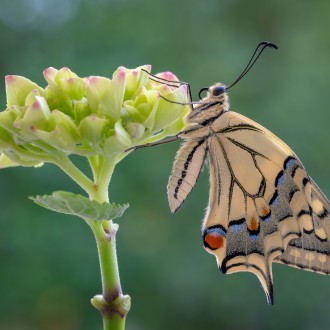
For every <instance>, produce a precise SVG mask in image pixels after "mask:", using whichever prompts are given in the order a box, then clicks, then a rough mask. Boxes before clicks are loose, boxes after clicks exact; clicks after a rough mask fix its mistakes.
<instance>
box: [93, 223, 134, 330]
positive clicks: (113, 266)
mask: <svg viewBox="0 0 330 330" xmlns="http://www.w3.org/2000/svg"><path fill="white" fill-rule="evenodd" d="M88 224H89V225H90V227H91V229H92V231H93V233H94V236H95V239H96V243H97V250H98V254H99V261H100V268H101V278H102V296H95V297H94V298H93V299H92V304H93V305H94V306H95V307H96V308H97V309H98V310H99V311H100V312H101V315H102V317H103V329H104V330H110V329H111V330H123V329H125V320H126V315H127V313H128V311H129V308H130V297H129V296H127V295H123V292H122V289H121V284H120V278H119V271H118V262H117V253H116V232H117V230H118V225H117V224H114V223H112V221H109V222H107V224H108V225H107V226H104V224H102V222H100V221H96V220H90V221H88Z"/></svg>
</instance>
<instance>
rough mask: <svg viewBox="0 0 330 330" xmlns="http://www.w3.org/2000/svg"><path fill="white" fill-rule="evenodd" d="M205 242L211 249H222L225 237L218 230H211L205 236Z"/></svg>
mask: <svg viewBox="0 0 330 330" xmlns="http://www.w3.org/2000/svg"><path fill="white" fill-rule="evenodd" d="M204 244H205V245H206V246H207V247H209V248H210V249H211V250H216V249H220V248H222V247H223V244H224V238H223V236H221V235H220V234H219V233H217V232H215V231H214V232H211V233H209V234H207V235H205V237H204Z"/></svg>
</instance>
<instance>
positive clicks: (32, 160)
mask: <svg viewBox="0 0 330 330" xmlns="http://www.w3.org/2000/svg"><path fill="white" fill-rule="evenodd" d="M150 69H151V67H150V66H149V65H145V66H141V67H138V68H136V69H133V70H130V69H126V68H124V67H120V68H118V69H117V70H116V71H115V72H114V74H113V76H112V79H109V78H105V77H97V76H91V77H88V78H80V77H78V76H77V75H76V74H75V73H73V72H72V71H70V70H69V69H68V68H62V69H60V70H57V69H54V68H48V69H46V70H45V71H44V77H45V79H46V81H47V83H48V86H46V87H45V89H42V88H41V87H39V86H38V85H36V84H35V83H33V82H31V81H30V80H28V79H26V78H24V77H20V76H7V77H6V92H7V103H8V107H7V109H6V110H4V111H2V112H0V153H2V155H3V156H1V157H0V159H2V162H1V161H0V166H2V167H3V166H13V165H14V164H16V165H17V164H19V165H23V166H35V165H37V164H39V163H40V162H42V161H52V160H54V161H55V160H56V159H59V156H60V155H61V153H62V154H63V156H68V155H71V154H78V155H86V156H87V157H90V156H93V157H94V156H95V157H97V156H102V157H112V156H115V155H117V154H120V157H119V159H121V158H123V157H124V155H125V150H127V149H128V148H131V147H132V146H133V145H137V144H143V143H147V142H148V141H151V140H152V141H154V142H155V141H158V140H159V139H162V138H164V137H166V136H170V135H175V134H177V133H178V132H179V131H180V130H182V129H183V128H184V125H185V122H184V117H185V115H186V114H187V113H188V111H189V107H188V106H186V105H181V104H175V103H171V102H169V101H167V100H165V99H163V98H162V97H161V96H163V97H165V98H166V99H168V100H172V101H174V102H179V103H180V102H182V103H184V102H187V95H188V93H187V88H186V86H185V85H181V86H180V87H175V86H173V85H174V84H167V85H166V84H163V83H162V82H161V80H160V81H155V79H154V78H152V79H150V75H148V72H150ZM143 70H144V71H143ZM145 71H146V72H145ZM160 77H162V78H165V79H168V80H176V79H177V78H176V77H175V76H174V75H173V74H171V73H168V72H166V73H162V74H160ZM178 86H179V84H178ZM159 133H160V134H159ZM43 155H44V159H43Z"/></svg>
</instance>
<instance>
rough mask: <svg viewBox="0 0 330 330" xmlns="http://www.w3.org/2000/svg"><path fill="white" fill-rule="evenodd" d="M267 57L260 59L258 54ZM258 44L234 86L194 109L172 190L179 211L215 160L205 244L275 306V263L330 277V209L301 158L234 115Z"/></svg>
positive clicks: (226, 269) (210, 92) (212, 92)
mask: <svg viewBox="0 0 330 330" xmlns="http://www.w3.org/2000/svg"><path fill="white" fill-rule="evenodd" d="M261 46H262V49H261V51H259V53H258V55H256V56H255V54H256V51H257V49H260V48H259V47H261ZM266 47H273V48H277V47H276V46H275V45H274V44H272V43H269V42H262V43H261V44H259V45H258V47H257V49H256V51H255V53H254V54H253V56H252V58H251V60H250V62H249V64H248V65H247V67H246V68H245V69H244V71H243V72H242V74H241V75H240V76H239V77H238V78H237V79H236V80H235V82H234V83H233V84H231V85H230V86H229V87H227V86H226V85H224V84H221V83H216V84H214V85H213V86H211V87H209V88H203V89H202V90H201V91H207V95H206V97H204V98H201V100H200V101H199V102H197V104H195V105H194V106H193V107H192V110H191V112H190V113H189V115H188V117H187V122H188V124H190V127H189V128H188V129H186V130H184V131H182V132H181V133H179V134H178V135H177V138H180V139H182V140H184V143H183V145H182V146H181V147H180V149H179V150H178V152H177V154H176V157H175V161H174V164H173V170H172V174H171V176H170V178H169V183H168V187H167V190H168V200H169V205H170V209H171V211H172V212H175V211H177V210H178V208H179V207H180V206H181V205H182V203H183V202H184V201H185V199H186V198H187V196H188V195H189V193H190V192H191V190H192V189H193V187H194V186H195V184H196V181H197V179H198V176H199V174H200V172H201V169H202V167H203V164H204V163H205V161H206V159H207V158H208V161H209V168H210V196H209V202H208V207H207V211H206V215H205V218H204V220H203V225H202V233H203V234H202V239H203V245H204V248H205V249H206V251H207V252H209V253H211V254H213V255H214V256H215V257H216V260H217V264H218V267H219V269H220V270H221V271H222V272H223V273H225V274H231V273H235V272H242V271H246V272H251V273H253V274H255V275H256V276H257V277H258V279H259V280H260V282H261V284H262V287H263V289H264V291H265V293H266V297H267V301H268V303H270V304H273V275H272V263H273V262H277V263H282V264H286V265H289V266H292V267H296V268H300V269H304V270H308V271H314V272H317V273H321V274H326V275H328V274H329V273H330V258H329V255H330V244H329V237H330V203H329V201H328V199H327V198H326V197H325V195H324V194H323V193H322V191H321V190H320V189H319V187H318V186H317V185H316V183H315V182H314V181H313V180H312V179H311V178H310V176H309V175H308V173H307V171H306V169H305V168H304V166H303V164H302V163H301V161H300V160H299V158H298V157H297V155H296V154H295V153H294V152H293V151H292V150H291V149H290V148H289V147H288V146H287V145H286V144H285V143H284V142H283V141H281V140H280V139H279V138H278V137H277V136H275V135H274V134H273V133H271V132H270V131H269V130H267V129H266V128H264V127H263V126H261V125H259V124H258V123H256V122H254V121H253V120H251V119H249V118H247V117H245V116H243V115H241V114H239V113H236V112H232V111H229V99H228V89H229V88H231V87H232V86H233V85H234V84H235V83H237V81H239V80H240V79H241V78H242V77H243V76H244V75H245V74H246V73H247V72H248V71H249V70H250V69H251V67H252V65H253V64H254V63H255V61H256V59H257V58H258V57H259V56H260V54H261V52H262V51H263V50H264V49H265V48H266Z"/></svg>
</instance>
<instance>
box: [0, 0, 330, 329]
mask: <svg viewBox="0 0 330 330" xmlns="http://www.w3.org/2000/svg"><path fill="white" fill-rule="evenodd" d="M329 32H330V2H329V1H327V0H324V1H321V0H316V1H298V0H293V1H286V0H280V1H257V0H250V1H243V0H233V1H222V0H205V1H197V0H182V1H177V0H167V1H158V0H136V1H133V0H94V1H93V0H1V2H0V45H1V53H0V73H1V77H2V78H1V79H2V83H1V94H0V96H1V98H0V100H1V107H2V109H4V108H5V103H6V102H5V94H4V80H3V77H4V76H5V75H7V74H19V75H24V76H26V77H28V78H30V79H31V80H33V81H35V82H37V83H38V84H40V85H41V86H45V85H46V83H45V81H44V80H43V77H42V71H43V70H44V69H45V68H46V67H49V66H54V67H56V68H61V67H63V66H68V67H69V68H70V69H71V70H72V71H74V72H76V73H77V74H78V75H79V76H88V75H103V76H111V74H112V72H113V71H114V70H115V69H116V68H117V67H118V66H120V65H123V66H126V67H128V68H134V67H136V66H139V65H142V64H152V65H153V72H154V73H156V72H159V71H167V70H170V71H173V72H174V73H176V74H177V75H178V76H179V78H180V79H181V80H184V81H188V82H189V83H190V84H191V86H192V91H193V94H194V98H195V99H197V95H196V94H197V92H198V90H199V89H200V88H201V87H205V86H209V85H211V84H213V83H214V82H216V81H222V82H224V83H227V84H229V83H231V82H232V81H233V80H234V79H235V78H236V77H237V75H238V74H239V73H240V72H241V70H242V69H243V67H244V66H245V64H246V63H247V61H248V59H249V57H250V55H251V52H252V51H253V49H254V47H255V46H256V44H257V43H258V42H260V41H262V40H271V41H273V42H275V43H277V44H278V46H279V50H278V51H275V50H272V49H268V50H267V51H266V52H265V54H264V55H263V56H262V58H261V60H260V61H259V63H258V64H257V65H256V66H255V67H254V68H253V70H252V71H251V72H250V73H249V74H248V76H246V77H245V78H244V79H243V80H242V81H241V82H240V83H239V84H238V85H237V86H235V88H233V89H232V90H231V91H230V97H231V104H232V110H235V111H237V112H240V113H242V114H244V115H246V116H248V117H250V118H252V119H254V120H255V121H257V122H259V123H261V124H262V125H264V126H266V127H267V128H269V129H270V130H272V131H273V132H274V133H275V134H277V135H278V136H280V137H281V138H282V139H283V140H284V141H286V142H287V143H288V144H289V145H290V146H291V147H292V148H293V149H294V150H295V152H296V153H297V154H298V156H299V157H300V158H301V160H302V161H303V163H304V164H305V166H306V168H307V169H308V170H309V173H310V175H311V176H312V177H313V178H314V180H315V181H316V182H317V183H318V184H319V185H320V187H321V189H322V190H323V191H324V192H325V194H326V195H328V196H330V178H329V166H328V165H327V164H328V163H329V162H330V148H329V147H328V146H329V142H328V141H329V140H330V130H329V123H330V109H329V104H330V93H329V83H330V33H329ZM178 146H179V143H172V144H168V145H161V146H159V147H155V148H149V149H141V150H138V151H136V152H134V153H133V154H131V155H130V156H129V157H127V158H126V159H125V160H124V161H123V162H122V163H120V164H119V166H118V167H117V169H116V171H115V173H114V177H113V181H112V183H111V189H110V196H111V199H112V201H115V202H118V203H124V202H129V203H130V204H131V207H130V208H129V210H128V211H127V212H126V213H125V215H124V217H123V218H121V219H120V230H119V233H118V236H117V244H118V255H119V265H120V272H121V279H122V286H123V290H124V292H125V293H128V294H130V295H131V297H132V309H131V311H130V313H129V315H128V320H127V329H128V330H151V329H152V330H153V329H159V330H163V329H182V330H186V329H189V330H195V329H245V330H248V329H266V328H267V329H279V328H281V329H326V328H329V327H330V309H329V307H330V298H329V297H330V278H329V277H326V276H323V275H318V274H313V273H309V272H303V271H301V270H297V269H294V268H290V267H286V266H283V265H277V264H275V265H274V267H273V269H274V286H275V305H274V306H273V307H270V306H268V305H267V304H266V298H265V295H264V293H263V290H262V288H261V286H260V284H259V282H258V280H257V278H256V277H255V276H254V275H252V274H248V273H239V274H234V275H230V276H224V275H221V274H220V273H219V271H218V270H217V267H216V262H215V259H214V258H213V257H212V256H211V255H209V254H207V253H206V252H205V251H204V250H203V248H202V244H201V239H200V227H201V219H202V218H203V214H204V211H205V207H206V205H207V199H208V171H207V169H205V170H204V172H203V174H202V175H201V177H200V180H199V182H198V184H197V186H196V188H195V189H194V191H193V192H192V194H191V196H190V197H189V199H188V200H187V201H186V202H185V204H184V205H183V207H182V208H181V209H180V211H179V212H177V213H176V214H175V215H172V214H171V213H170V211H169V208H168V205H167V196H166V184H167V180H168V176H169V174H170V171H171V166H172V161H173V159H174V156H175V152H176V150H177V148H178ZM0 182H1V184H0V194H1V195H0V196H1V213H0V214H1V216H0V217H1V218H0V329H1V330H32V329H33V330H35V329H37V330H39V329H45V330H57V329H61V330H62V329H63V330H66V329H68V330H69V329H70V330H71V329H72V330H75V329H82V330H85V329H86V330H87V329H101V319H100V316H99V315H98V312H97V311H96V310H95V309H94V308H92V307H91V305H90V303H89V300H90V298H91V297H92V296H93V295H94V294H96V293H99V292H100V277H99V266H98V260H97V253H96V247H95V243H94V238H93V236H92V233H91V231H90V230H89V228H88V226H87V225H86V224H85V223H84V222H83V221H80V220H79V219H78V218H76V219H71V218H70V217H66V216H63V215H59V214H55V213H51V212H47V211H46V210H44V209H42V208H40V207H38V206H37V205H35V204H34V203H33V202H32V201H30V200H28V199H27V196H31V195H36V194H44V193H51V192H52V191H54V190H60V189H61V190H71V191H76V192H80V191H79V189H77V188H76V186H75V185H74V184H73V183H72V182H71V181H70V179H69V178H67V177H66V176H65V175H64V174H62V173H61V172H60V171H59V170H58V169H57V168H55V167H54V166H51V165H46V166H44V167H42V168H39V169H34V168H13V169H6V170H2V171H1V172H0Z"/></svg>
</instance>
